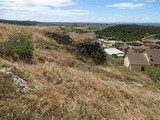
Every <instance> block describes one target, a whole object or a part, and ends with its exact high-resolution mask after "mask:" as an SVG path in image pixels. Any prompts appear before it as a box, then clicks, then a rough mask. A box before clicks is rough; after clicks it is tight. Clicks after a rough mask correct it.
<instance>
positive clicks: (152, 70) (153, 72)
mask: <svg viewBox="0 0 160 120" xmlns="http://www.w3.org/2000/svg"><path fill="white" fill-rule="evenodd" d="M145 72H146V74H148V75H149V76H150V77H151V78H152V79H153V80H154V81H155V82H157V81H160V68H159V67H154V66H148V67H146V68H145Z"/></svg>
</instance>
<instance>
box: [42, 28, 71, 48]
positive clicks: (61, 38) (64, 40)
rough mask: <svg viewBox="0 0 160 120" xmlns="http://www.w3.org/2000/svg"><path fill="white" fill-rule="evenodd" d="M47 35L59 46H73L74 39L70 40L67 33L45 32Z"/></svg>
mask: <svg viewBox="0 0 160 120" xmlns="http://www.w3.org/2000/svg"><path fill="white" fill-rule="evenodd" d="M45 34H46V35H47V36H48V37H49V38H52V39H54V40H56V42H57V43H59V44H64V45H70V44H72V39H71V38H70V36H69V35H67V34H65V33H55V32H51V31H47V32H45Z"/></svg>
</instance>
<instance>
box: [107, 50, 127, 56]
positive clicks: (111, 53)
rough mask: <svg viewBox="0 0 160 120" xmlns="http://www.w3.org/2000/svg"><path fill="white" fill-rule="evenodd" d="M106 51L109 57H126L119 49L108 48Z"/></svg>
mask: <svg viewBox="0 0 160 120" xmlns="http://www.w3.org/2000/svg"><path fill="white" fill-rule="evenodd" d="M104 51H105V52H106V53H107V54H108V55H117V56H118V57H123V56H124V54H125V53H124V52H123V51H120V50H119V49H117V48H106V49H104Z"/></svg>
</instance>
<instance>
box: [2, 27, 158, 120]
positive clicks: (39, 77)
mask: <svg viewBox="0 0 160 120" xmlns="http://www.w3.org/2000/svg"><path fill="white" fill-rule="evenodd" d="M1 26H4V27H6V31H10V30H11V29H13V30H14V27H12V26H11V25H3V24H2V25H1ZM15 28H16V29H17V30H21V29H22V28H23V26H16V27H15ZM24 28H25V27H24ZM0 29H1V28H0ZM26 29H35V31H34V33H32V34H37V36H36V37H35V38H34V40H35V43H34V44H38V43H37V42H36V41H37V40H38V39H39V38H41V39H43V40H44V41H46V42H47V43H50V45H51V46H53V49H49V50H48V49H41V48H39V47H37V48H36V49H35V52H34V58H33V61H34V64H27V63H24V62H23V61H17V62H14V61H10V60H5V59H2V58H1V57H0V66H4V65H5V66H6V65H7V66H9V67H11V68H12V70H13V72H14V73H15V74H17V75H22V76H21V77H22V78H24V79H26V80H27V82H28V84H29V85H30V86H31V88H32V91H31V92H30V93H29V94H17V93H15V92H14V87H12V86H10V85H11V81H10V78H9V77H6V76H5V75H3V74H0V82H1V84H0V91H1V94H0V95H1V99H0V119H2V120H12V119H20V120H21V119H22V120H23V119H25V120H59V119H64V120H158V119H159V118H160V92H159V90H158V88H156V89H153V88H152V87H153V86H154V87H155V85H154V83H153V82H152V81H150V79H149V78H147V77H146V76H145V75H144V74H143V73H136V72H135V73H133V72H132V71H127V70H126V71H125V69H124V68H119V67H112V66H110V67H108V66H96V65H94V64H92V65H91V64H87V63H83V62H81V61H79V60H77V59H76V58H75V56H74V55H72V54H70V53H68V52H67V51H66V50H65V49H64V48H63V46H62V45H58V44H57V43H55V42H53V41H52V40H50V39H49V38H47V37H46V36H44V34H43V32H42V31H43V27H33V28H32V27H26ZM24 30H25V29H24ZM37 30H38V31H37ZM41 30H42V31H41ZM30 32H33V31H30ZM2 36H3V39H4V36H5V34H3V33H2ZM38 36H43V37H38ZM3 81H9V83H3ZM128 81H136V82H139V83H142V84H145V83H147V84H148V83H150V86H151V87H147V86H143V87H138V86H134V85H131V84H128ZM2 83H3V84H2ZM5 88H6V89H5ZM2 91H4V92H2ZM6 95H9V97H8V96H6ZM5 96H6V97H5ZM4 98H7V99H4Z"/></svg>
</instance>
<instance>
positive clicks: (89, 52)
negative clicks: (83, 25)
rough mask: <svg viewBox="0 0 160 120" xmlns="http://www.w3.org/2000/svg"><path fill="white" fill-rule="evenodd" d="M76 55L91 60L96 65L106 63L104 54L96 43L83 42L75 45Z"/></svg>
mask: <svg viewBox="0 0 160 120" xmlns="http://www.w3.org/2000/svg"><path fill="white" fill-rule="evenodd" d="M77 55H78V56H79V55H80V56H84V57H85V58H92V59H93V61H94V62H95V63H96V64H103V63H105V62H106V59H107V57H106V53H105V52H104V51H103V49H102V48H101V45H100V44H99V43H97V42H84V43H80V44H78V45H77Z"/></svg>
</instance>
